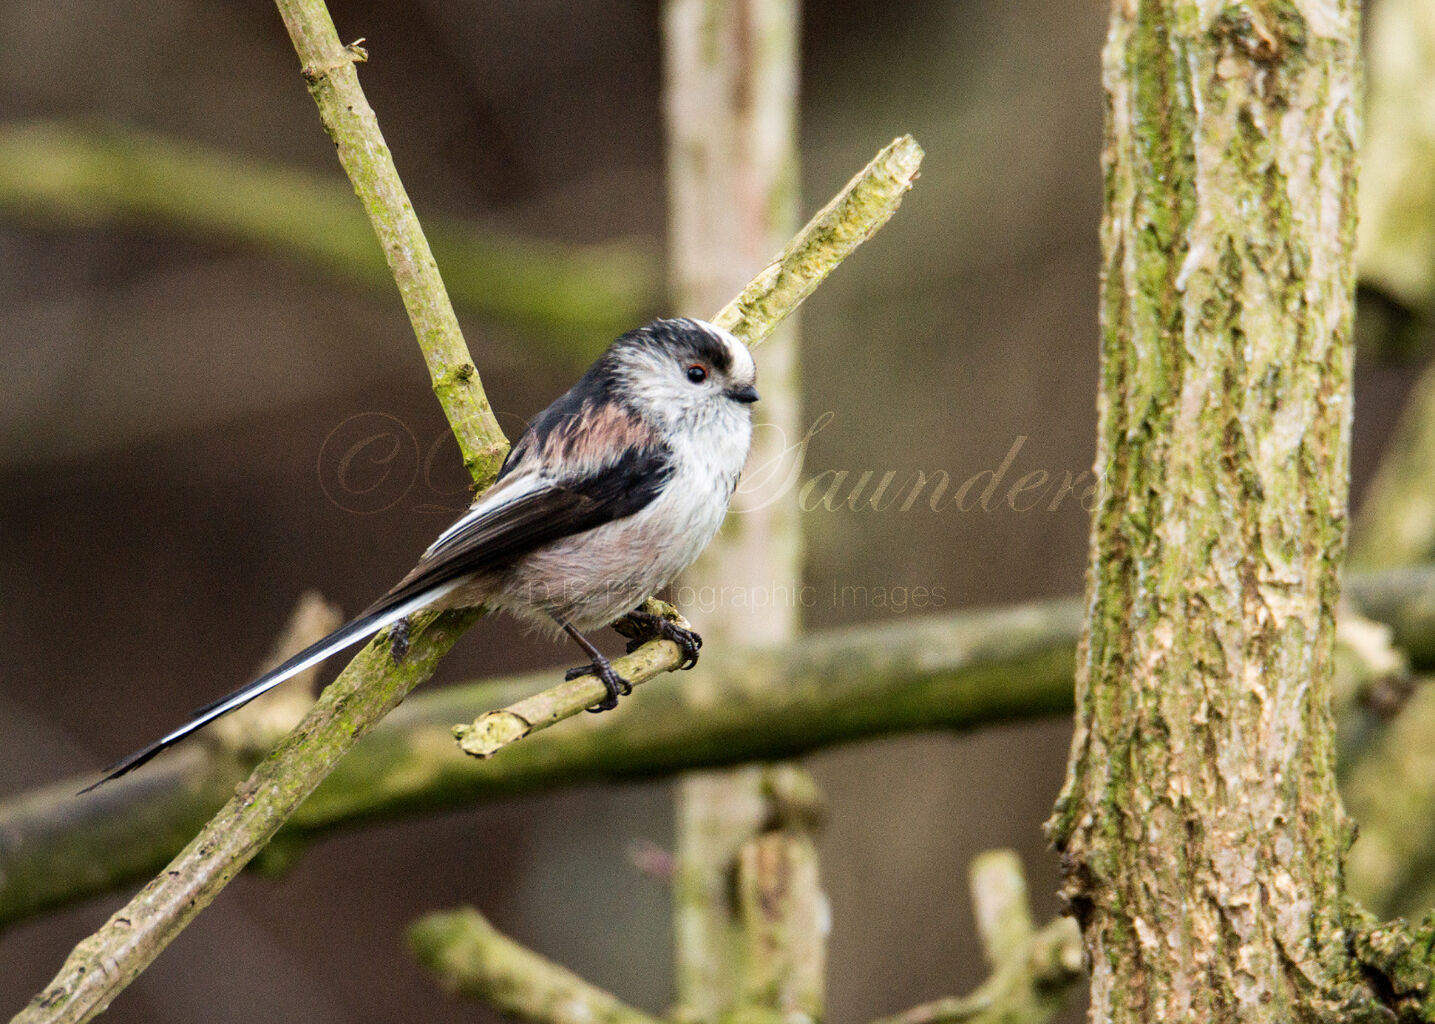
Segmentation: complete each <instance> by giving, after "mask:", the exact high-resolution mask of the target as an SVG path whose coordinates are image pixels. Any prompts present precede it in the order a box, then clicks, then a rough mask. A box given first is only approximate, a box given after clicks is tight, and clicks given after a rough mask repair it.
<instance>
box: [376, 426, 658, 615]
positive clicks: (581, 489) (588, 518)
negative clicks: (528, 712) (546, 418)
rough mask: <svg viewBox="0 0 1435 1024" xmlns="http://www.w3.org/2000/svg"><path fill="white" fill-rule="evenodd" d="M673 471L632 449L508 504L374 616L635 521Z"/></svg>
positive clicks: (427, 558)
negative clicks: (560, 543) (549, 547)
mask: <svg viewBox="0 0 1435 1024" xmlns="http://www.w3.org/2000/svg"><path fill="white" fill-rule="evenodd" d="M515 450H516V449H515ZM672 471H673V467H672V457H671V454H670V453H669V452H668V450H667V449H666V448H664V447H659V446H649V447H644V448H629V449H627V450H626V451H624V452H623V455H622V456H621V457H620V458H619V459H618V460H617V461H616V462H613V463H610V464H609V465H607V466H605V467H603V468H601V469H599V470H598V471H596V472H594V473H592V474H590V475H588V476H584V477H577V478H574V479H570V480H562V481H554V482H553V483H552V484H550V485H548V486H545V487H542V488H540V489H538V490H535V491H532V492H530V493H528V494H525V495H523V496H522V497H519V498H515V499H514V500H512V501H509V502H505V503H503V504H502V505H499V506H497V507H496V508H494V509H492V510H491V511H489V512H487V513H484V514H482V515H478V516H475V517H474V518H473V519H472V520H470V521H469V522H467V523H465V524H464V525H463V527H462V528H461V529H459V530H456V531H454V532H453V533H452V534H450V535H449V536H447V537H445V538H443V540H441V541H440V542H439V543H437V544H435V545H434V546H433V547H432V548H430V549H429V550H428V551H427V552H426V553H425V554H424V557H423V558H422V559H421V560H420V561H419V564H418V565H416V566H414V569H413V571H412V572H411V573H409V574H408V576H406V577H405V578H404V579H402V580H401V581H399V584H398V586H396V587H394V589H393V590H391V591H389V593H388V594H386V595H384V597H383V599H382V600H380V601H379V602H377V603H376V604H375V605H374V606H373V607H372V608H370V609H369V611H370V612H375V611H381V610H382V609H384V608H390V607H393V606H394V605H397V604H400V603H402V602H404V601H407V600H409V599H411V598H413V597H414V596H415V595H417V594H420V593H423V592H424V591H426V590H431V589H433V588H435V587H438V586H440V585H442V584H444V583H447V582H449V581H451V580H455V579H458V578H459V577H461V576H467V575H469V574H471V573H479V572H485V571H489V570H494V569H501V568H503V567H504V566H506V565H508V564H510V563H512V562H513V561H515V560H516V559H519V558H521V557H523V556H524V555H526V554H528V553H530V552H532V551H534V550H536V549H538V548H540V547H542V546H544V545H545V544H550V543H552V542H554V541H557V540H562V539H563V538H565V537H571V536H573V535H574V534H578V533H582V532H584V531H585V530H591V529H594V528H595V527H599V526H602V525H603V524H604V523H611V522H612V521H613V520H615V519H623V518H625V517H627V516H630V515H633V514H634V513H636V512H639V511H641V510H642V509H643V508H645V507H646V506H647V505H648V504H649V502H651V501H652V500H653V499H654V498H655V497H656V496H657V495H658V493H659V492H660V491H661V490H662V488H663V484H664V483H666V482H667V479H668V477H669V476H670V475H671V474H672Z"/></svg>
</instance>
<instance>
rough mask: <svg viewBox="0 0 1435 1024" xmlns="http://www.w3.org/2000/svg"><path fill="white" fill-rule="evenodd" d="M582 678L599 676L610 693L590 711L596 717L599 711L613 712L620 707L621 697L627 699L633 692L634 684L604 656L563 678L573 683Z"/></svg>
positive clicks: (569, 671)
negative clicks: (619, 672) (621, 674)
mask: <svg viewBox="0 0 1435 1024" xmlns="http://www.w3.org/2000/svg"><path fill="white" fill-rule="evenodd" d="M581 676H597V677H598V678H599V680H601V681H602V683H603V686H604V688H605V689H607V691H608V696H606V697H604V698H603V699H602V700H600V701H599V702H598V703H597V704H594V705H593V706H592V707H591V708H589V709H588V710H589V711H591V712H593V714H595V715H596V714H597V713H598V712H599V711H612V710H613V709H614V708H616V707H617V706H618V698H619V697H626V696H627V695H628V694H630V693H632V692H633V684H632V683H630V682H628V680H626V679H624V678H623V677H622V676H620V675H618V672H617V670H616V669H614V668H613V663H612V662H610V661H609V660H608V659H607V658H605V657H603V656H602V655H599V656H598V657H597V658H595V659H593V661H592V662H591V663H590V664H587V665H579V666H578V667H577V668H570V669H569V670H568V671H567V672H566V673H564V675H563V678H564V679H567V680H570V681H571V680H574V679H577V678H579V677H581Z"/></svg>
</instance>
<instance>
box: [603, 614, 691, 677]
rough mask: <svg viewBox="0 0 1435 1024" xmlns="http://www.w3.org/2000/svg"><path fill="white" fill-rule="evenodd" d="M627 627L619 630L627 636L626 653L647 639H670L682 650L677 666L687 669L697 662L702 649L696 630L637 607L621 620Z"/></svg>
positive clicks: (634, 649) (635, 648)
mask: <svg viewBox="0 0 1435 1024" xmlns="http://www.w3.org/2000/svg"><path fill="white" fill-rule="evenodd" d="M620 621H622V622H624V624H625V625H627V626H628V627H629V628H628V629H625V630H620V632H621V633H622V634H623V635H624V636H627V637H629V638H630V639H629V640H628V653H629V654H632V653H633V652H634V651H636V650H637V649H638V648H639V647H642V646H643V645H644V644H645V643H647V642H648V641H649V640H671V641H672V642H673V643H675V644H677V645H678V647H679V648H680V649H681V650H682V652H683V660H682V662H681V663H679V665H678V668H681V669H689V668H692V667H693V666H694V665H696V664H697V663H698V651H700V650H702V646H703V638H702V637H701V636H699V635H698V632H697V630H695V629H687V628H686V627H684V626H679V625H678V624H677V623H676V622H673V621H672V620H671V619H668V618H665V617H664V616H662V615H657V614H655V613H653V612H650V611H645V610H644V609H642V608H638V609H636V610H634V611H631V612H629V613H628V614H627V615H626V616H625V617H624V618H623V619H622V620H620Z"/></svg>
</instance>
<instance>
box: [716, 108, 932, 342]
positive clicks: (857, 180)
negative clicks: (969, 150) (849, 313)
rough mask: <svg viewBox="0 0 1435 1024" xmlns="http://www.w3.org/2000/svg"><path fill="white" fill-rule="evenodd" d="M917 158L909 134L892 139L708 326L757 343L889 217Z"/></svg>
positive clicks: (911, 182) (910, 183)
mask: <svg viewBox="0 0 1435 1024" xmlns="http://www.w3.org/2000/svg"><path fill="white" fill-rule="evenodd" d="M922 156H923V153H922V147H921V146H919V145H917V141H916V140H915V139H913V138H912V137H911V136H910V135H903V136H901V137H900V138H897V139H893V140H892V141H891V142H890V143H889V144H888V145H887V146H886V147H885V148H883V149H882V150H881V152H879V153H878V154H877V155H876V156H874V157H873V158H872V160H871V162H870V163H868V164H867V166H866V167H864V168H862V170H860V171H858V172H857V174H856V175H854V176H853V178H852V180H851V181H849V182H848V183H847V185H846V187H844V188H843V189H842V191H841V192H839V193H838V194H837V195H836V196H835V197H833V199H832V201H831V202H829V203H828V204H827V205H826V206H824V207H823V208H822V209H821V210H819V211H818V212H817V213H816V214H815V215H814V216H813V217H812V219H811V220H809V221H808V222H807V224H806V225H805V226H804V227H803V228H802V230H801V231H799V232H798V233H797V235H796V237H794V238H793V240H792V241H791V242H789V243H788V245H787V247H786V248H784V249H783V250H782V253H781V254H780V255H779V256H778V257H777V259H775V260H773V262H772V263H771V264H769V265H768V266H767V267H766V268H764V269H763V271H762V272H761V273H760V274H758V275H757V277H756V278H754V279H753V281H752V283H751V284H749V285H748V286H747V287H746V288H744V289H743V290H742V294H740V295H738V297H737V298H735V299H733V300H732V301H731V302H729V303H728V304H727V305H726V306H724V307H723V308H722V309H721V310H720V311H719V312H718V314H717V315H716V316H714V317H713V318H712V322H713V323H715V324H717V325H718V326H719V327H725V328H727V329H728V330H729V331H731V332H732V333H733V334H735V335H737V336H738V337H739V338H741V339H743V340H744V341H746V342H747V343H748V344H749V345H758V344H760V343H761V342H762V341H763V340H764V339H765V338H767V336H768V335H769V334H771V333H772V332H773V330H774V329H776V327H777V325H778V324H780V323H782V321H783V320H784V319H786V318H787V317H788V316H789V315H790V314H791V313H792V312H793V310H795V309H797V307H798V306H800V305H801V304H802V301H803V300H804V299H806V298H807V296H809V295H811V294H812V292H813V291H814V290H815V289H816V288H817V286H818V285H819V284H821V283H822V282H823V281H824V280H825V279H826V277H827V275H828V274H830V273H832V271H833V270H835V269H836V268H837V265H838V264H839V263H841V262H842V261H843V260H844V259H846V258H847V257H848V256H849V255H851V254H852V252H853V251H854V250H856V248H857V247H858V246H859V245H861V244H862V243H863V242H865V241H867V239H869V238H871V237H872V236H873V235H874V234H875V233H876V232H877V230H878V229H879V228H881V227H882V225H883V224H886V223H887V221H888V220H890V219H891V217H892V214H894V213H896V212H897V207H898V206H900V205H901V203H902V197H903V196H904V195H906V194H907V192H908V191H909V190H910V189H911V187H912V186H913V185H914V184H916V181H917V172H918V171H919V170H920V169H921V166H922Z"/></svg>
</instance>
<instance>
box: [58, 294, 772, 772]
mask: <svg viewBox="0 0 1435 1024" xmlns="http://www.w3.org/2000/svg"><path fill="white" fill-rule="evenodd" d="M756 385H757V368H756V364H755V363H754V361H753V357H752V353H751V352H750V351H749V350H748V348H747V346H746V345H744V344H743V343H742V342H741V341H740V340H738V339H737V338H736V337H735V336H733V335H732V334H731V333H730V332H728V331H726V330H724V329H723V328H721V327H717V326H715V325H713V324H711V323H708V322H706V321H703V320H696V319H687V318H675V319H662V320H655V321H653V322H652V323H649V324H647V325H646V326H644V327H640V328H637V329H636V330H632V331H629V332H627V333H626V334H624V335H622V336H621V337H619V338H618V339H617V340H616V341H614V342H613V343H612V344H611V345H609V346H608V348H607V349H606V350H605V351H604V353H603V354H602V355H601V356H599V357H598V359H597V360H596V361H594V363H593V364H592V365H591V366H590V367H589V368H588V369H587V371H586V372H585V373H584V374H583V376H582V377H580V378H579V379H578V382H577V383H576V384H574V385H573V387H572V388H570V389H569V390H568V391H567V392H566V393H565V394H563V395H562V396H560V397H559V398H558V399H557V400H555V401H554V402H553V403H552V404H551V405H549V406H548V407H547V408H546V409H544V410H543V411H542V412H541V413H539V414H538V415H537V416H536V417H534V418H533V420H532V421H531V422H530V424H529V426H528V427H527V429H526V430H525V431H524V432H523V434H522V436H521V437H520V438H519V440H518V443H517V444H515V445H514V446H513V447H512V449H511V450H510V451H509V453H508V455H507V457H506V458H505V459H504V462H503V465H502V467H501V468H500V470H499V473H498V476H497V478H496V480H495V481H494V483H493V485H492V486H491V487H489V488H488V489H487V490H486V491H484V492H483V493H482V494H480V495H479V496H478V497H477V498H476V499H475V500H474V502H473V504H472V505H471V506H470V507H469V508H468V510H467V511H466V512H464V514H463V515H462V516H460V517H459V518H458V519H457V520H456V521H455V522H454V523H453V524H452V525H451V526H449V527H448V529H446V530H444V531H443V532H442V533H441V534H439V536H438V538H437V539H436V540H435V541H434V542H433V543H432V544H431V545H429V547H428V549H427V550H425V551H424V552H423V554H422V555H421V556H420V557H419V559H418V562H417V563H416V564H415V565H414V567H413V569H412V570H411V571H410V572H409V573H408V575H407V576H405V577H404V578H403V579H401V580H399V582H398V583H397V584H396V585H395V586H394V587H393V588H392V589H391V590H389V592H388V593H386V594H385V595H384V596H383V597H381V598H379V599H378V600H377V601H375V602H374V603H373V604H371V605H370V606H369V607H368V608H366V609H365V610H364V611H363V612H361V613H360V614H359V615H358V616H356V617H355V618H354V619H352V620H351V621H349V622H347V623H345V624H344V625H342V626H340V627H339V628H338V629H336V630H334V632H332V633H330V634H329V635H328V636H326V637H324V638H323V639H321V640H319V641H317V642H315V643H314V644H311V645H310V646H308V647H306V648H305V649H304V650H302V651H300V652H299V653H298V654H296V655H294V656H293V657H292V658H289V659H288V660H287V661H285V662H283V663H282V664H280V665H279V666H277V667H276V668H274V669H272V670H271V671H269V672H266V673H264V674H263V675H261V676H259V677H258V678H257V679H255V680H254V681H253V682H250V683H248V684H247V685H245V686H243V687H241V688H239V689H238V690H235V691H234V692H233V693H230V694H228V695H227V696H225V697H221V698H220V699H219V700H216V701H214V702H213V703H210V704H207V705H205V706H204V707H202V708H199V709H198V710H196V711H195V712H194V713H193V715H192V716H191V717H190V719H189V720H188V721H186V722H185V723H184V724H183V725H181V726H179V727H178V728H176V729H173V730H171V731H170V732H168V733H166V734H165V735H163V736H161V737H160V738H159V739H157V740H155V741H154V742H153V743H151V744H149V745H148V746H146V747H143V748H142V749H140V750H137V751H135V752H134V753H132V754H130V755H128V756H127V757H124V758H122V759H121V760H119V761H117V762H115V763H114V764H112V765H110V766H109V767H107V768H105V769H104V774H103V777H102V778H101V779H100V780H99V781H98V782H95V783H94V784H92V785H90V786H88V787H86V788H85V789H84V790H81V792H82V793H84V792H88V791H89V790H92V789H94V788H96V787H97V786H99V785H101V784H103V783H105V782H109V781H110V780H112V779H117V778H119V777H120V776H122V775H125V774H128V773H129V772H131V771H134V770H135V769H136V768H138V767H140V766H141V765H143V764H145V763H146V762H148V761H149V760H150V759H151V758H153V757H154V756H155V755H156V754H158V753H160V752H161V751H163V750H165V749H167V748H169V747H171V746H173V745H174V744H176V743H178V742H180V741H181V740H183V739H184V738H185V737H187V736H189V735H191V734H192V733H194V732H196V731H197V730H199V729H201V728H203V727H204V726H205V725H207V724H209V723H210V722H212V721H214V720H215V719H216V718H219V717H221V716H222V715H226V714H228V713H229V712H231V711H234V710H236V709H238V708H241V707H243V706H244V705H245V704H248V703H249V702H250V701H252V700H253V699H254V698H256V697H258V696H259V695H260V694H263V693H265V692H266V691H268V690H270V689H273V688H274V687H275V686H277V685H279V684H280V683H282V682H283V681H284V680H286V679H288V678H289V677H291V676H293V675H296V674H297V673H299V672H302V671H304V670H305V669H306V668H309V667H310V666H312V665H315V664H317V663H319V662H321V661H323V660H324V659H326V658H328V657H330V656H331V655H333V654H335V653H337V652H339V651H342V650H344V649H346V648H348V647H352V646H354V645H355V644H358V643H360V642H361V641H364V640H367V639H368V638H369V637H371V636H373V635H374V634H376V633H378V632H379V631H380V630H382V629H384V628H385V627H387V626H396V628H400V629H402V628H403V627H404V626H405V625H406V624H407V618H408V616H410V615H412V614H414V613H415V612H417V611H419V610H421V609H425V608H431V609H435V610H442V609H451V608H466V607H476V606H480V605H481V606H484V607H485V608H487V609H489V610H491V611H492V610H498V611H504V612H507V613H509V614H510V615H513V616H514V617H516V618H518V619H519V620H520V621H523V622H525V623H527V624H529V625H532V626H536V627H537V628H538V630H539V631H540V632H543V633H546V634H548V635H550V636H552V637H554V638H557V637H559V636H561V635H562V634H565V633H566V634H567V635H568V636H569V637H570V638H572V640H573V642H574V643H576V644H577V645H578V646H579V648H581V649H582V650H583V652H584V653H585V654H586V655H587V656H588V658H589V659H590V660H589V662H588V663H587V664H585V665H580V666H578V667H577V668H574V669H572V670H570V671H569V672H568V673H567V678H569V679H574V678H577V677H578V676H580V675H586V674H592V675H595V676H597V678H598V679H599V680H601V681H602V683H603V686H604V689H605V690H606V691H607V692H606V695H605V696H604V697H603V698H602V700H600V701H599V702H598V703H597V704H595V705H594V706H593V707H591V708H589V709H588V710H590V711H603V710H609V709H612V708H614V707H616V706H617V702H618V697H619V696H620V695H625V694H627V693H629V692H631V690H632V687H631V686H630V685H629V683H628V682H627V680H625V679H623V678H622V676H620V675H619V674H618V673H617V672H616V671H615V670H614V668H613V666H612V663H611V662H610V661H609V660H608V659H607V658H606V657H604V656H603V654H602V653H601V652H600V651H599V650H598V648H597V647H596V646H594V644H593V643H592V641H590V640H589V639H588V637H587V636H586V635H585V634H586V633H588V632H591V631H593V630H597V629H601V628H603V627H605V626H608V625H611V624H613V623H615V622H617V621H618V620H619V619H621V618H625V617H626V618H627V619H628V621H629V622H630V623H631V624H632V625H633V626H634V627H636V629H637V632H638V634H639V636H640V638H641V639H642V640H647V639H653V638H657V637H662V638H665V639H669V640H672V641H673V642H674V643H676V644H677V645H678V646H679V647H680V648H681V649H682V652H683V658H682V661H681V663H680V667H682V668H691V667H692V666H693V665H695V664H696V663H697V658H698V650H699V648H701V646H702V637H701V636H699V635H698V634H697V633H696V632H695V631H694V630H692V629H688V628H686V627H682V626H679V625H677V624H676V623H673V622H671V621H669V620H668V619H666V618H664V617H662V616H659V615H655V614H651V613H649V612H645V611H642V610H641V609H640V608H639V605H641V604H642V603H643V601H644V600H645V599H646V598H648V597H650V596H651V595H652V594H654V593H655V592H657V591H659V590H661V589H662V588H663V587H665V586H666V585H667V584H669V583H671V582H672V581H673V579H674V578H675V577H676V576H677V575H678V574H679V573H680V572H682V570H684V569H685V568H687V567H688V566H689V565H691V564H692V562H693V561H694V560H695V559H696V558H697V557H698V555H699V554H701V553H702V551H703V549H704V548H706V547H707V545H708V542H709V541H711V540H712V538H713V536H714V534H716V533H717V530H718V527H719V526H720V525H721V524H722V521H723V518H724V516H725V515H726V514H727V508H728V504H729V502H730V501H731V500H732V495H733V492H734V491H735V490H736V488H737V482H738V477H739V475H740V474H741V472H742V469H743V465H744V463H745V462H746V461H747V456H748V450H749V448H750V447H751V444H752V406H753V403H754V402H756V401H758V398H759V396H758V392H757V386H756ZM630 632H631V631H630ZM635 643H636V642H635ZM630 649H631V648H630Z"/></svg>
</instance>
